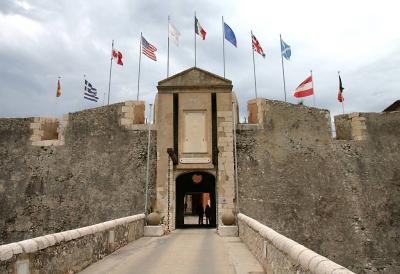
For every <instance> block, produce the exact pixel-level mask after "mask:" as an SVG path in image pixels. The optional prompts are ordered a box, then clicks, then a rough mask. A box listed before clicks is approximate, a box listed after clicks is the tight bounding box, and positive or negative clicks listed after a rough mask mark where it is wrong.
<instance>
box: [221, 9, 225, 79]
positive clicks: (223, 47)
mask: <svg viewBox="0 0 400 274" xmlns="http://www.w3.org/2000/svg"><path fill="white" fill-rule="evenodd" d="M222 59H223V63H224V78H225V27H224V17H223V16H222Z"/></svg>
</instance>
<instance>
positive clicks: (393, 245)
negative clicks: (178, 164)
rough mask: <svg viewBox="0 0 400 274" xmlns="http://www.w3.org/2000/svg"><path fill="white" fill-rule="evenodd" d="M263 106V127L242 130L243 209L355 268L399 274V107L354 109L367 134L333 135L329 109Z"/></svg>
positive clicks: (362, 128)
mask: <svg viewBox="0 0 400 274" xmlns="http://www.w3.org/2000/svg"><path fill="white" fill-rule="evenodd" d="M264 104H265V105H266V108H265V109H266V111H265V113H264V114H263V116H264V126H263V129H260V127H258V128H256V127H253V128H252V127H247V126H239V130H238V135H237V143H238V145H237V148H238V174H239V178H238V179H239V197H240V198H239V204H240V210H241V212H242V213H244V214H246V215H248V216H250V217H252V218H254V219H256V220H258V221H260V222H261V223H263V224H265V225H267V226H269V227H271V228H272V229H274V230H276V231H278V232H279V233H282V234H283V235H285V236H287V237H289V238H291V239H293V240H295V241H297V242H299V243H300V244H302V245H305V246H307V247H309V248H311V249H312V250H314V251H315V252H317V253H319V254H321V255H322V256H325V257H327V258H329V259H331V260H333V261H335V262H337V263H339V264H341V265H343V266H345V267H347V268H349V269H350V270H352V271H354V272H356V273H399V272H400V261H399V256H398V254H399V250H400V249H399V246H400V242H399V239H400V218H399V214H398V212H400V188H399V182H400V166H399V164H398V163H399V162H400V143H399V142H400V141H399V140H400V139H399V138H398V136H399V135H400V113H399V112H388V113H359V114H357V115H348V116H346V117H349V118H346V119H347V121H348V122H352V120H353V119H354V118H356V119H357V120H358V121H357V123H358V125H360V124H361V123H362V124H361V125H362V126H360V127H359V128H358V129H359V130H360V131H358V132H359V133H361V136H364V137H363V138H356V140H353V137H352V136H355V134H352V133H351V131H350V130H348V133H346V134H347V136H348V137H349V139H350V140H333V139H332V138H331V133H330V125H329V123H330V118H329V113H328V111H325V110H320V109H316V108H309V107H305V106H299V105H290V104H286V103H283V102H276V101H269V100H265V103H264ZM350 117H351V118H350ZM360 118H363V119H360ZM336 121H337V120H336ZM342 121H343V120H342ZM364 125H365V126H364ZM337 128H338V127H337ZM358 136H360V135H358ZM345 139H347V138H345Z"/></svg>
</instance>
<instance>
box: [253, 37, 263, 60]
mask: <svg viewBox="0 0 400 274" xmlns="http://www.w3.org/2000/svg"><path fill="white" fill-rule="evenodd" d="M251 40H252V44H253V50H254V51H256V52H257V53H258V54H260V55H261V56H262V57H263V58H265V53H264V51H263V49H262V47H261V45H260V42H258V40H257V38H256V37H255V36H254V35H253V33H252V34H251Z"/></svg>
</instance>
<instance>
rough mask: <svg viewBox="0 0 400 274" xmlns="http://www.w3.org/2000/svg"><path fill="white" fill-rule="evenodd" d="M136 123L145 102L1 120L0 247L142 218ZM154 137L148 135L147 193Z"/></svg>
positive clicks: (140, 133)
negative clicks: (132, 217)
mask: <svg viewBox="0 0 400 274" xmlns="http://www.w3.org/2000/svg"><path fill="white" fill-rule="evenodd" d="M143 123H144V103H143V102H132V101H131V102H125V103H119V104H114V105H110V106H106V107H100V108H95V109H90V110H84V111H80V112H76V113H70V114H68V115H67V116H65V117H64V118H63V119H61V120H56V119H45V118H24V119H0V166H1V169H0V208H1V210H0V244H4V243H9V242H14V241H20V240H24V239H28V238H33V237H37V236H42V235H45V234H49V233H56V232H60V231H64V230H68V229H73V228H78V227H83V226H87V225H92V224H96V223H100V222H104V221H108V220H110V219H117V218H120V217H125V216H130V215H133V214H137V213H143V211H144V186H145V180H146V159H147V139H148V131H147V125H145V124H143ZM155 139H156V132H155V131H154V130H152V141H151V142H152V144H153V146H152V147H151V162H150V163H151V165H150V166H151V169H150V170H151V173H150V186H151V188H150V189H151V190H154V184H155V160H156V159H155V157H156V156H155V154H156V153H155ZM154 195H155V193H154V191H151V192H150V196H151V197H153V199H154Z"/></svg>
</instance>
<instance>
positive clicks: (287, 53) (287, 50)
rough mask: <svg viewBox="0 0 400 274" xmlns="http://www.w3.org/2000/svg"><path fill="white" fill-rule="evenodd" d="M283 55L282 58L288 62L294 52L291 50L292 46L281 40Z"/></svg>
mask: <svg viewBox="0 0 400 274" xmlns="http://www.w3.org/2000/svg"><path fill="white" fill-rule="evenodd" d="M281 53H282V56H283V57H285V58H286V60H290V56H291V55H292V51H291V49H290V46H289V45H288V44H286V43H285V42H284V41H283V40H282V39H281Z"/></svg>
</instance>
